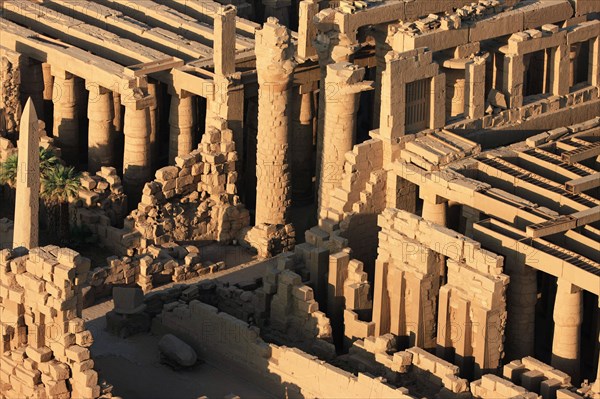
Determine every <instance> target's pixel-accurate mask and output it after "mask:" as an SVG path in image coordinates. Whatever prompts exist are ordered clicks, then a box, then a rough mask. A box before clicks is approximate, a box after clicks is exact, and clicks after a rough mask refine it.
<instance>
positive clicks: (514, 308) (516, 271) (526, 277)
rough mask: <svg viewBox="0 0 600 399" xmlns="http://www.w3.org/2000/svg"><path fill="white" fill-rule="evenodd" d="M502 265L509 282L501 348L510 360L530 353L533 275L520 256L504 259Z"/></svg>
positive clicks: (535, 291)
mask: <svg viewBox="0 0 600 399" xmlns="http://www.w3.org/2000/svg"><path fill="white" fill-rule="evenodd" d="M505 265H506V266H505V267H506V273H507V274H508V275H509V276H510V282H509V284H508V289H507V290H506V306H507V309H508V317H507V322H506V344H505V345H504V347H505V348H506V357H507V360H508V361H511V360H515V359H521V358H523V357H525V356H532V355H533V349H534V342H535V334H534V333H535V304H536V302H537V274H536V271H535V269H533V268H531V267H529V266H527V265H525V264H523V261H522V260H521V259H507V261H506V263H505Z"/></svg>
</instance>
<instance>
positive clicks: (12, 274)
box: [0, 246, 100, 399]
mask: <svg viewBox="0 0 600 399" xmlns="http://www.w3.org/2000/svg"><path fill="white" fill-rule="evenodd" d="M89 267H90V261H89V259H87V258H84V257H82V256H80V255H79V254H78V253H77V252H75V251H73V250H70V249H68V248H59V247H55V246H46V247H43V248H35V249H32V250H31V251H29V252H27V250H25V249H23V248H18V249H15V250H12V251H11V250H3V251H1V252H0V298H1V299H2V302H1V304H0V325H1V327H2V346H0V354H1V357H0V397H1V398H3V399H4V398H6V399H12V398H23V397H29V398H32V397H49V398H59V397H60V398H98V397H99V396H100V386H99V385H98V374H97V372H96V371H95V370H94V369H93V367H94V362H93V360H92V359H90V351H89V349H88V348H89V347H90V346H91V344H92V342H93V338H92V335H91V333H90V332H89V331H87V330H85V327H84V322H83V320H82V319H81V318H80V317H81V309H82V300H81V296H82V292H81V285H80V283H81V282H82V281H85V280H86V278H87V274H88V271H89Z"/></svg>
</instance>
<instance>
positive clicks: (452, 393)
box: [343, 334, 469, 398]
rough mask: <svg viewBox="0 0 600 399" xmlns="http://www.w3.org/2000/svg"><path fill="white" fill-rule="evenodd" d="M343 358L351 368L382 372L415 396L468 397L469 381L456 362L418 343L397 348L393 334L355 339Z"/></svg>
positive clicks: (371, 372)
mask: <svg viewBox="0 0 600 399" xmlns="http://www.w3.org/2000/svg"><path fill="white" fill-rule="evenodd" d="M343 358H344V361H345V362H347V363H348V366H349V367H350V368H351V369H354V370H356V371H360V372H367V373H369V374H371V375H377V376H383V377H384V378H386V379H387V380H388V381H390V382H393V383H394V384H395V385H398V386H405V387H407V388H409V390H410V392H411V393H412V394H414V395H415V396H425V397H435V396H437V395H440V397H446V398H457V397H461V396H464V395H465V394H466V396H467V397H468V391H469V383H468V381H467V380H465V379H461V378H460V376H459V368H458V366H455V365H453V364H451V363H449V362H446V361H444V360H443V359H440V358H438V357H436V356H434V355H432V354H431V353H429V352H427V351H425V350H423V349H421V348H417V347H413V348H409V349H407V350H406V351H397V349H396V337H394V336H393V335H392V334H385V335H382V336H379V337H377V338H375V337H368V338H365V339H364V340H358V341H356V342H354V344H353V345H352V347H351V348H350V351H349V353H348V355H345V356H343ZM413 391H414V392H413Z"/></svg>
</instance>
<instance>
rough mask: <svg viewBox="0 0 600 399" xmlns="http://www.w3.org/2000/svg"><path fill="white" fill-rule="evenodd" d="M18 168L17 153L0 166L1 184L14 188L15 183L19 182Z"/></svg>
mask: <svg viewBox="0 0 600 399" xmlns="http://www.w3.org/2000/svg"><path fill="white" fill-rule="evenodd" d="M18 167H19V160H18V158H17V153H14V154H12V155H10V156H9V157H8V158H6V161H4V162H3V163H2V165H0V184H6V185H7V186H9V187H11V188H14V187H15V181H16V180H17V169H18Z"/></svg>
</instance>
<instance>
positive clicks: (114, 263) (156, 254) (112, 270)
mask: <svg viewBox="0 0 600 399" xmlns="http://www.w3.org/2000/svg"><path fill="white" fill-rule="evenodd" d="M106 263H107V265H106V266H104V267H97V268H95V269H94V270H92V272H91V274H90V279H89V284H90V287H91V293H90V295H91V299H90V300H89V302H88V301H86V302H88V303H92V302H93V301H94V300H95V299H97V298H102V297H105V296H109V295H111V292H112V287H115V286H134V285H136V284H137V285H138V286H139V287H141V288H142V290H143V291H144V292H147V291H149V290H151V289H152V288H154V287H157V286H159V285H162V284H166V283H169V282H181V281H184V280H189V279H192V278H195V277H198V276H200V275H204V274H209V273H214V272H217V271H219V270H223V269H225V267H226V265H225V262H216V263H215V262H208V261H202V260H201V257H200V250H199V249H198V248H197V247H195V246H193V245H186V246H180V245H177V244H175V243H173V242H170V243H166V244H163V245H161V246H156V245H150V246H149V247H147V248H146V249H144V250H143V251H142V252H141V253H139V254H137V255H135V256H123V257H117V256H111V257H109V258H107V260H106Z"/></svg>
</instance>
